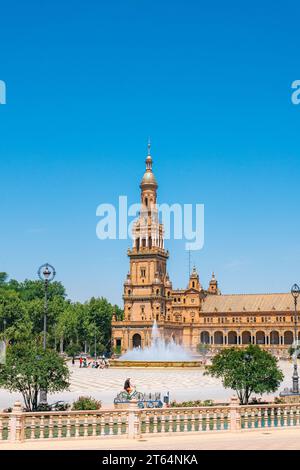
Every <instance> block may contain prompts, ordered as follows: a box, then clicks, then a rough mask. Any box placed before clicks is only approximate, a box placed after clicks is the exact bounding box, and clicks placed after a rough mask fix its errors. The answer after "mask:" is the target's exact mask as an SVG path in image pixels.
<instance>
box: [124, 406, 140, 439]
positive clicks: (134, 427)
mask: <svg viewBox="0 0 300 470" xmlns="http://www.w3.org/2000/svg"><path fill="white" fill-rule="evenodd" d="M139 434H140V420H139V412H138V410H137V409H136V407H135V408H131V409H129V410H128V436H127V437H128V438H129V439H135V438H137V437H139Z"/></svg>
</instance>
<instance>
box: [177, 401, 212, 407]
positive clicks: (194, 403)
mask: <svg viewBox="0 0 300 470" xmlns="http://www.w3.org/2000/svg"><path fill="white" fill-rule="evenodd" d="M213 404H214V402H213V401H212V400H204V401H201V400H190V401H182V402H177V401H172V402H171V403H170V407H171V408H188V407H193V406H213Z"/></svg>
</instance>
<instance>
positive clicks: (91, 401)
mask: <svg viewBox="0 0 300 470" xmlns="http://www.w3.org/2000/svg"><path fill="white" fill-rule="evenodd" d="M101 406H102V403H101V401H98V400H95V398H92V397H79V398H78V400H76V401H74V403H73V406H72V410H77V411H84V410H100V408H101Z"/></svg>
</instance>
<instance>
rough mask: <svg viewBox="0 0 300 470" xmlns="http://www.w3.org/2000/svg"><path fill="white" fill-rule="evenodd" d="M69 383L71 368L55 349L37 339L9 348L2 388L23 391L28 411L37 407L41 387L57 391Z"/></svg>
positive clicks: (0, 375) (1, 373)
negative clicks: (39, 342)
mask: <svg viewBox="0 0 300 470" xmlns="http://www.w3.org/2000/svg"><path fill="white" fill-rule="evenodd" d="M68 386H69V369H68V367H67V365H66V364H65V361H64V359H63V358H62V357H61V356H60V355H59V354H58V353H57V352H56V351H53V350H51V349H47V350H46V351H44V350H43V348H42V347H41V346H38V345H37V344H36V343H35V342H34V341H30V342H26V343H25V342H21V343H16V344H14V345H13V346H10V347H9V348H8V349H7V355H6V361H5V364H2V365H1V369H0V387H4V388H6V389H7V390H9V391H11V392H20V393H21V394H22V396H23V399H24V403H25V407H26V409H27V410H28V411H36V410H37V407H38V400H39V393H40V391H41V390H45V391H47V392H49V393H54V392H59V391H62V390H66V389H67V388H68Z"/></svg>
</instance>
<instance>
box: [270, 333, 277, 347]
mask: <svg viewBox="0 0 300 470" xmlns="http://www.w3.org/2000/svg"><path fill="white" fill-rule="evenodd" d="M270 344H279V333H278V331H271V333H270Z"/></svg>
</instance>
